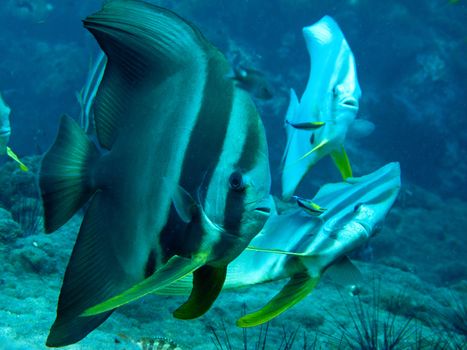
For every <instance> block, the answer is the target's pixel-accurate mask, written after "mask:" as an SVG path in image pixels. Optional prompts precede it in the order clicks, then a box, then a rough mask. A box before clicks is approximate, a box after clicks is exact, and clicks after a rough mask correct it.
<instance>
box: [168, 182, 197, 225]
mask: <svg viewBox="0 0 467 350" xmlns="http://www.w3.org/2000/svg"><path fill="white" fill-rule="evenodd" d="M172 203H173V205H174V208H175V211H176V212H177V214H178V216H179V217H180V219H182V221H183V222H184V223H186V224H187V223H189V222H191V220H192V219H193V215H194V213H195V211H196V208H197V207H198V206H197V204H196V202H195V200H194V199H193V197H192V196H191V195H190V194H189V193H188V192H187V191H186V190H185V189H184V188H183V187H182V186H177V188H176V189H175V191H174V194H173V196H172Z"/></svg>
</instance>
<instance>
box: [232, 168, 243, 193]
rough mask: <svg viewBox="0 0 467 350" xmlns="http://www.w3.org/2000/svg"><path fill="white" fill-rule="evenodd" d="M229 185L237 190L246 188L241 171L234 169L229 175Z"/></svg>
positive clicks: (240, 190) (241, 190)
mask: <svg viewBox="0 0 467 350" xmlns="http://www.w3.org/2000/svg"><path fill="white" fill-rule="evenodd" d="M229 185H230V188H231V189H232V190H234V191H235V192H243V191H244V190H245V182H244V181H243V176H242V174H241V173H240V172H239V171H234V172H233V173H232V175H230V177H229Z"/></svg>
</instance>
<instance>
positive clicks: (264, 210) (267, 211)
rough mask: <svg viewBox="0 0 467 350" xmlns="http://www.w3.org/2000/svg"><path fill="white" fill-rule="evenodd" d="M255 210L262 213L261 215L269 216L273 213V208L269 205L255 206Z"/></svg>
mask: <svg viewBox="0 0 467 350" xmlns="http://www.w3.org/2000/svg"><path fill="white" fill-rule="evenodd" d="M255 212H257V213H259V214H261V215H266V216H269V215H271V208H268V207H257V208H255Z"/></svg>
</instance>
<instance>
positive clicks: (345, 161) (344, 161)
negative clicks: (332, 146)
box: [331, 146, 352, 180]
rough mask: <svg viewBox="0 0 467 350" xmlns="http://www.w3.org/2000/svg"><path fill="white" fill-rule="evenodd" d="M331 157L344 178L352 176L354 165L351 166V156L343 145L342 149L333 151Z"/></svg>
mask: <svg viewBox="0 0 467 350" xmlns="http://www.w3.org/2000/svg"><path fill="white" fill-rule="evenodd" d="M331 158H332V160H333V161H334V164H336V166H337V169H339V171H340V173H341V175H342V178H343V179H344V180H345V179H347V178H348V177H352V167H351V166H350V161H349V157H348V156H347V153H346V152H345V149H344V147H343V146H342V147H341V149H340V150H337V151H333V152H331Z"/></svg>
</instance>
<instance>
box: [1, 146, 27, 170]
mask: <svg viewBox="0 0 467 350" xmlns="http://www.w3.org/2000/svg"><path fill="white" fill-rule="evenodd" d="M6 154H7V156H8V157H10V158H11V159H13V160H14V161H15V162H16V163H18V165H19V168H20V169H21V170H22V171H28V170H29V169H28V167H27V166H26V164H24V163H23V162H22V161H21V160H20V159H19V157H18V156H17V155H16V154H15V152H13V150H12V149H11V148H10V147H8V146H7V148H6Z"/></svg>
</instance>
